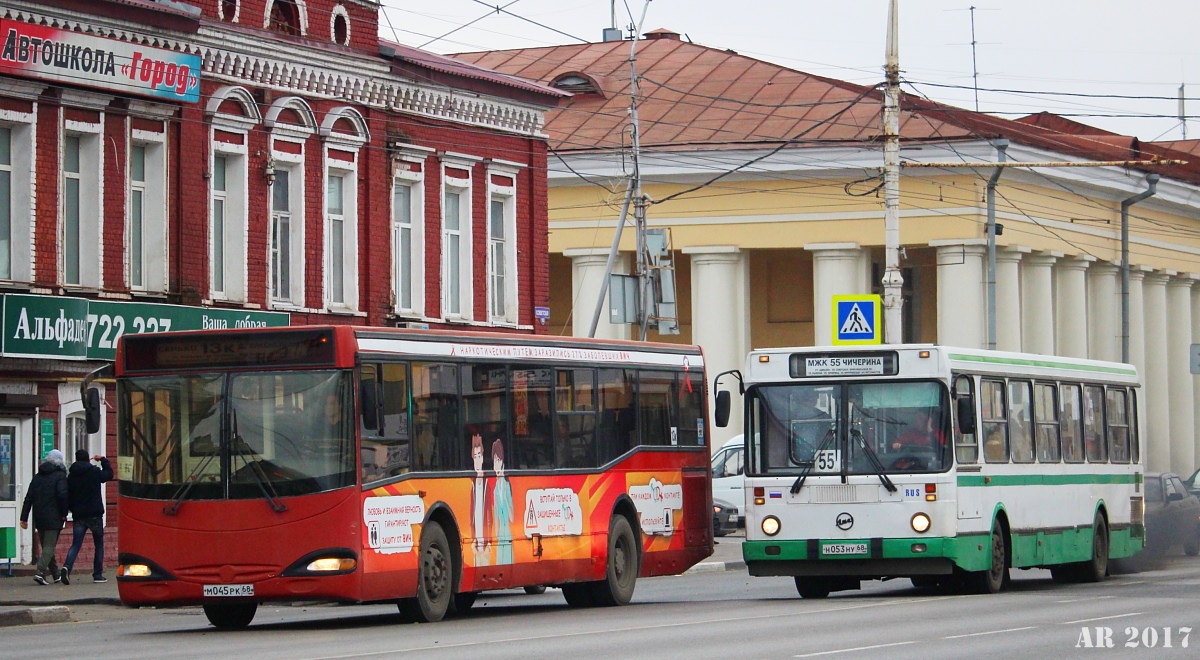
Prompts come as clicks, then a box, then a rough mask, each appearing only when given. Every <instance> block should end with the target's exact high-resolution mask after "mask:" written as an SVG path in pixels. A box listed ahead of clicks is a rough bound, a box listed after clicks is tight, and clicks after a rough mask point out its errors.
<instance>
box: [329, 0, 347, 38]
mask: <svg viewBox="0 0 1200 660" xmlns="http://www.w3.org/2000/svg"><path fill="white" fill-rule="evenodd" d="M329 32H330V35H329V36H330V37H332V38H333V42H334V43H336V44H339V45H341V46H349V45H350V14H349V13H348V12H347V11H346V7H344V6H343V5H340V4H337V5H334V6H333V12H332V13H331V14H330V17H329Z"/></svg>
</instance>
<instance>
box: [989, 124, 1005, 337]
mask: <svg viewBox="0 0 1200 660" xmlns="http://www.w3.org/2000/svg"><path fill="white" fill-rule="evenodd" d="M992 144H993V146H995V147H996V162H998V163H1003V162H1004V161H1005V160H1007V158H1008V156H1007V154H1005V153H1004V150H1005V149H1008V140H996V141H995V142H994V143H992ZM1003 172H1004V168H1003V167H997V168H996V170H995V171H994V172H992V176H991V178H989V179H988V182H987V260H988V264H987V267H988V271H987V347H988V350H992V351H994V350H996V182H997V181H999V180H1000V174H1001V173H1003Z"/></svg>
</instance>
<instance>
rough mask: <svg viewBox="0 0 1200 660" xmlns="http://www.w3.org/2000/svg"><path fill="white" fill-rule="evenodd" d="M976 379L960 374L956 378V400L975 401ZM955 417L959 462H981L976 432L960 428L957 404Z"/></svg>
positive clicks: (955, 444)
mask: <svg viewBox="0 0 1200 660" xmlns="http://www.w3.org/2000/svg"><path fill="white" fill-rule="evenodd" d="M974 394H975V381H973V380H972V379H971V377H970V376H958V377H956V378H955V379H954V398H955V400H958V399H961V398H964V397H965V398H967V399H970V400H972V401H974V396H973V395H974ZM954 414H955V418H954V453H955V456H956V457H957V460H958V462H959V463H977V462H979V444H978V441H977V440H976V439H975V433H974V432H972V433H963V432H962V429H960V428H959V421H958V408H957V406H955V413H954Z"/></svg>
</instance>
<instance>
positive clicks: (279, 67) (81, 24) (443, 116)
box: [0, 0, 546, 138]
mask: <svg viewBox="0 0 1200 660" xmlns="http://www.w3.org/2000/svg"><path fill="white" fill-rule="evenodd" d="M46 10H47V8H46V7H45V6H39V5H38V4H37V3H33V2H29V1H28V0H10V4H9V6H4V7H0V16H3V17H4V18H8V19H12V20H17V21H24V22H27V23H33V24H35V25H44V26H48V27H53V28H57V29H61V30H71V31H73V32H79V33H83V34H90V35H94V36H99V37H105V38H108V39H116V40H119V41H124V42H127V43H135V44H142V45H144V46H150V47H154V48H162V49H165V50H171V51H175V52H180V53H189V54H193V55H199V56H200V57H201V58H202V60H203V62H204V64H203V68H202V71H203V74H204V76H205V77H206V78H207V79H208V80H215V81H218V82H229V83H235V84H240V85H249V86H254V87H265V88H269V89H273V90H276V91H280V92H285V93H292V94H300V95H304V96H306V97H309V98H324V99H331V100H340V101H346V102H350V103H355V104H359V105H364V106H369V107H372V108H377V109H381V110H389V111H392V112H398V113H405V114H412V115H418V116H422V117H428V118H431V119H439V120H443V121H448V122H454V123H459V124H467V125H470V126H478V127H482V128H488V129H492V130H497V131H503V132H506V133H515V134H519V135H525V136H531V137H538V138H545V137H546V135H545V134H544V133H543V132H542V127H543V125H544V124H545V120H546V113H545V110H544V109H542V108H541V107H539V106H536V105H532V104H524V103H519V102H516V101H511V100H508V99H501V98H498V97H489V96H483V95H479V94H476V93H473V92H467V91H465V90H458V89H453V88H448V87H444V86H438V85H432V84H422V83H417V82H415V81H410V80H406V79H403V78H400V77H399V76H397V75H396V74H394V73H392V72H391V66H390V64H389V63H388V62H386V61H384V60H382V59H381V58H378V57H366V56H363V55H359V54H355V53H345V52H337V51H333V50H330V51H324V50H322V51H320V53H321V60H322V62H323V65H321V64H315V63H314V62H313V61H312V59H313V58H311V57H308V58H307V59H306V56H311V55H312V53H313V50H314V49H307V48H303V47H301V49H289V50H281V49H280V48H279V47H278V44H273V43H269V42H263V41H262V40H261V38H259V37H258V36H257V35H254V34H252V33H248V32H245V31H242V30H234V29H228V28H226V27H225V26H224V25H222V24H219V23H209V22H206V23H203V24H201V26H200V30H199V32H198V33H196V34H194V35H187V38H176V37H175V36H173V35H168V34H147V33H145V32H142V31H141V29H142V28H141V26H138V25H137V24H135V23H129V22H124V21H116V20H113V19H109V18H104V17H97V16H91V15H88V14H84V13H80V12H72V11H68V10H57V9H56V10H55V11H56V12H57V13H56V14H49V13H48V12H47V11H46Z"/></svg>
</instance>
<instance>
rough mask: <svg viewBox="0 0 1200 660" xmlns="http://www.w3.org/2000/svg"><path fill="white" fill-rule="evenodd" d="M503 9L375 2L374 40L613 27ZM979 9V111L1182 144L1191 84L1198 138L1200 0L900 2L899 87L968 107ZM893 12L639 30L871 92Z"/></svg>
mask: <svg viewBox="0 0 1200 660" xmlns="http://www.w3.org/2000/svg"><path fill="white" fill-rule="evenodd" d="M509 2H512V0H488V3H487V6H485V4H484V3H482V2H480V0H436V2H414V1H413V0H383V4H384V6H385V16H383V17H381V18H380V34H381V36H383V38H385V39H389V40H398V41H400V42H401V43H404V44H409V45H413V46H419V47H424V48H426V49H428V50H431V51H434V52H439V53H453V52H463V51H474V50H491V49H503V48H528V47H535V46H549V45H557V44H569V43H579V39H584V40H588V41H600V40H601V34H602V31H603V29H604V28H606V27H609V25H610V7H611V3H610V0H516V2H513V3H512V4H511V5H509V6H507V9H506V11H508V12H511V13H512V14H516V15H517V16H519V17H520V18H517V17H514V16H510V15H506V14H499V15H498V14H497V13H496V12H495V10H494V9H491V10H489V7H495V6H496V5H497V4H499V5H500V6H501V7H504V6H505V5H506V4H507V3H509ZM973 4H974V5H975V7H976V10H975V12H974V16H975V41H976V42H977V43H976V62H977V68H978V74H979V83H978V84H979V87H980V91H979V109H980V110H981V111H983V112H993V113H997V114H1001V115H1002V116H1004V117H1010V118H1011V117H1017V116H1019V115H1020V114H1027V113H1031V112H1037V111H1041V110H1047V111H1050V112H1057V113H1059V114H1064V115H1076V116H1073V117H1072V118H1073V119H1076V120H1077V121H1081V122H1084V123H1087V124H1091V125H1094V126H1099V127H1102V128H1105V129H1108V130H1111V131H1116V132H1118V133H1123V134H1126V135H1135V136H1137V137H1138V138H1141V139H1142V140H1156V139H1157V140H1177V139H1180V138H1181V137H1182V132H1181V129H1182V126H1181V125H1180V122H1179V119H1178V118H1177V115H1178V114H1179V103H1178V101H1177V100H1176V96H1177V95H1178V93H1179V85H1180V84H1181V83H1190V84H1188V86H1187V87H1186V93H1187V96H1188V98H1189V100H1188V101H1187V107H1186V112H1187V114H1188V115H1191V116H1195V117H1198V118H1197V119H1192V120H1189V121H1188V122H1187V129H1188V137H1189V138H1200V36H1198V34H1197V33H1198V32H1200V0H1148V1H1146V2H1135V1H1134V0H1086V1H1085V0H900V66H901V69H902V70H903V72H904V73H903V76H904V78H905V79H906V80H908V81H910V82H911V83H912V84H913V85H912V86H908V87H906V88H905V89H906V91H909V92H916V93H919V94H923V95H925V96H928V97H930V98H932V99H935V100H938V101H942V102H946V103H951V104H953V105H957V106H960V107H964V108H974V107H975V92H974V91H973V90H972V65H971V46H970V44H971V12H969V11H968V8H969V7H971V6H972V5H973ZM627 6H628V10H627ZM643 6H644V0H627V3H626V2H625V1H622V0H618V2H617V25H618V26H620V27H622V28H624V27H626V26H628V25H629V24H630V23H631V22H632V21H631V19H630V13H632V15H633V16H634V17H635V19H636V18H637V17H640V15H641V13H642V9H643ZM887 7H888V1H887V0H727V1H725V2H718V1H717V0H652V2H650V5H649V8H648V10H647V12H646V20H645V24H644V26H643V32H645V31H649V30H652V29H657V28H668V29H671V30H674V31H676V32H679V33H682V34H684V35H686V36H687V37H688V38H690V39H691V40H692V41H694V42H696V43H699V44H703V45H706V46H712V47H716V48H722V49H724V48H729V49H733V50H735V51H737V52H739V53H741V54H743V55H747V56H750V57H755V58H758V59H762V60H766V61H770V62H775V63H777V64H781V65H783V66H787V67H790V68H794V69H798V70H801V71H806V72H809V73H813V74H817V75H822V76H827V77H830V78H837V79H840V80H846V81H850V82H855V83H860V84H873V83H875V82H878V81H880V80H882V77H883V74H882V67H883V53H884V40H885V34H886V27H887ZM489 12H490V13H489ZM485 15H486V18H482V20H478V22H476V23H474V24H473V25H471V26H470V27H467V28H464V29H462V30H459V31H457V32H455V33H454V34H452V35H450V36H448V37H446V38H445V39H442V40H438V41H434V42H433V43H427V42H430V41H431V39H432V38H434V37H438V36H441V35H444V34H446V33H447V32H450V31H451V30H454V29H455V28H457V27H459V26H462V25H463V24H466V23H469V22H471V21H474V20H476V19H480V17H483V16H485ZM534 23H540V24H541V25H542V26H545V27H540V26H538V25H535V24H534ZM555 30H557V31H558V32H556V31H555ZM573 37H578V39H576V38H573ZM934 85H943V86H949V87H935V86H934ZM956 87H957V88H956ZM987 89H995V90H1013V91H1010V92H990V91H984V90H987ZM1014 92H1069V93H1073V94H1089V95H1101V96H1105V97H1106V98H1087V97H1067V96H1054V95H1043V94H1028V93H1014ZM1115 95H1120V96H1135V97H1167V98H1138V99H1120V98H1111V96H1115ZM1193 99H1194V100H1193ZM1112 115H1134V116H1133V117H1115V116H1112Z"/></svg>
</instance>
